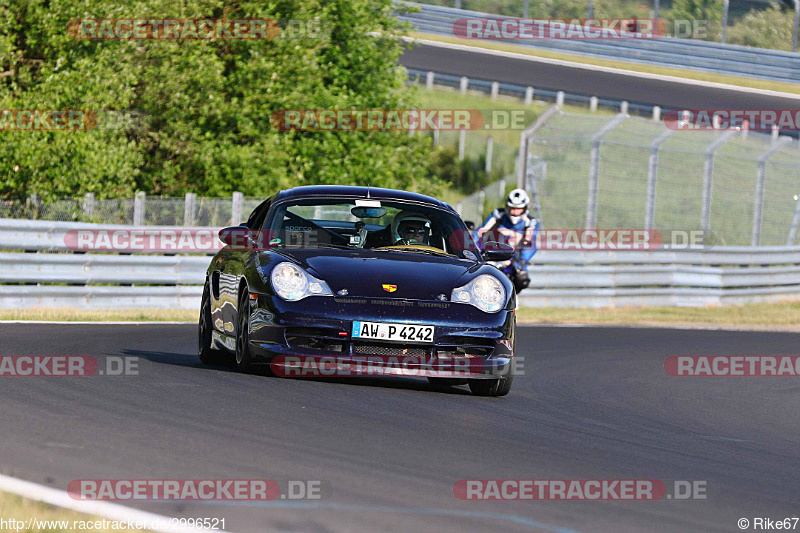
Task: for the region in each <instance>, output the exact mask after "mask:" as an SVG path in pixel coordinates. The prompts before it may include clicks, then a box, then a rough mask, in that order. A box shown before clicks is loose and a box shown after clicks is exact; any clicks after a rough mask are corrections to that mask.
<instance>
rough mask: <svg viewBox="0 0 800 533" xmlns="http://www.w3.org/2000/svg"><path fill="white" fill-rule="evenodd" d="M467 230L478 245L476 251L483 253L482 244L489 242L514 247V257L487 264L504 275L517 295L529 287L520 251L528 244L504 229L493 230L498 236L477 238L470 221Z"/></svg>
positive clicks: (472, 223)
mask: <svg viewBox="0 0 800 533" xmlns="http://www.w3.org/2000/svg"><path fill="white" fill-rule="evenodd" d="M466 225H467V229H468V230H469V231H470V233H471V234H472V239H473V240H474V241H475V244H477V245H478V249H479V250H481V251H483V243H484V242H489V241H491V240H495V241H500V242H505V243H506V244H509V245H511V246H513V247H514V250H515V251H514V256H513V257H512V258H511V259H509V260H507V261H488V263H489V264H490V265H492V266H494V267H495V268H497V269H498V270H499V271H500V272H502V273H503V274H505V275H506V277H507V278H508V279H509V280H511V283H512V284H513V285H514V290H516V291H517V294H519V293H520V292H522V290H523V289H525V288H527V287H528V285H530V283H531V281H530V278H529V277H528V271H527V270H526V269H525V268H524V266H523V261H522V250H523V249H524V248H525V247H526V246H530V243H529V242H527V241H525V240H520V239H519V237H520V235H519V234H518V233H517V232H515V231H512V230H509V229H506V228H498V229H497V230H495V231H496V232H497V233H498V235H494V236H492V235H489V233H487V234H485V235H484V236H483V239H480V238H478V234H477V232H476V231H475V223H474V222H471V221H467V222H466Z"/></svg>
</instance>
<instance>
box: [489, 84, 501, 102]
mask: <svg viewBox="0 0 800 533" xmlns="http://www.w3.org/2000/svg"><path fill="white" fill-rule="evenodd" d="M498 94H500V84H499V83H498V82H496V81H493V82H492V96H491V98H492V100H497V95H498Z"/></svg>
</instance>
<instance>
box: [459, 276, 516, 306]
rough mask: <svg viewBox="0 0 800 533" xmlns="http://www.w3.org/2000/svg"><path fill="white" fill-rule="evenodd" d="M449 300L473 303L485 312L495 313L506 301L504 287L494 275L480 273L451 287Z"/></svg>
mask: <svg viewBox="0 0 800 533" xmlns="http://www.w3.org/2000/svg"><path fill="white" fill-rule="evenodd" d="M450 301H451V302H459V303H463V304H470V305H474V306H475V307H477V308H478V309H480V310H482V311H486V312H487V313H496V312H498V311H499V310H501V309H502V308H503V306H504V305H505V302H506V288H505V287H503V284H502V283H500V280H498V279H497V278H496V277H494V276H490V275H489V274H481V275H480V276H478V277H477V278H475V279H473V280H472V281H470V282H469V283H467V284H466V285H464V286H463V287H457V288H455V289H453V294H452V295H451V296H450Z"/></svg>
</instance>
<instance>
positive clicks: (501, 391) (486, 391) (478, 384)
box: [469, 375, 514, 396]
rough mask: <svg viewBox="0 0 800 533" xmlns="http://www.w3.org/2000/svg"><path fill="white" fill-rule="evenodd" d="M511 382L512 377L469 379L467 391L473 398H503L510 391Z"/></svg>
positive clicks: (512, 380)
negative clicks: (470, 392) (469, 391)
mask: <svg viewBox="0 0 800 533" xmlns="http://www.w3.org/2000/svg"><path fill="white" fill-rule="evenodd" d="M513 382H514V376H513V375H508V376H505V377H502V378H499V379H471V380H469V390H471V391H472V394H474V395H475V396H505V395H506V394H508V393H509V392H510V391H511V384H512V383H513Z"/></svg>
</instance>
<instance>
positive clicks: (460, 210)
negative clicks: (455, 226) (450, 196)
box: [456, 202, 464, 216]
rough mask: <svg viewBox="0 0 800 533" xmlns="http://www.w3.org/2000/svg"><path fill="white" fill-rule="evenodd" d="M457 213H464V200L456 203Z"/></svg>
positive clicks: (460, 214) (459, 214)
mask: <svg viewBox="0 0 800 533" xmlns="http://www.w3.org/2000/svg"><path fill="white" fill-rule="evenodd" d="M456 213H458V216H462V214H463V213H464V204H463V203H462V202H458V203H457V204H456Z"/></svg>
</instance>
